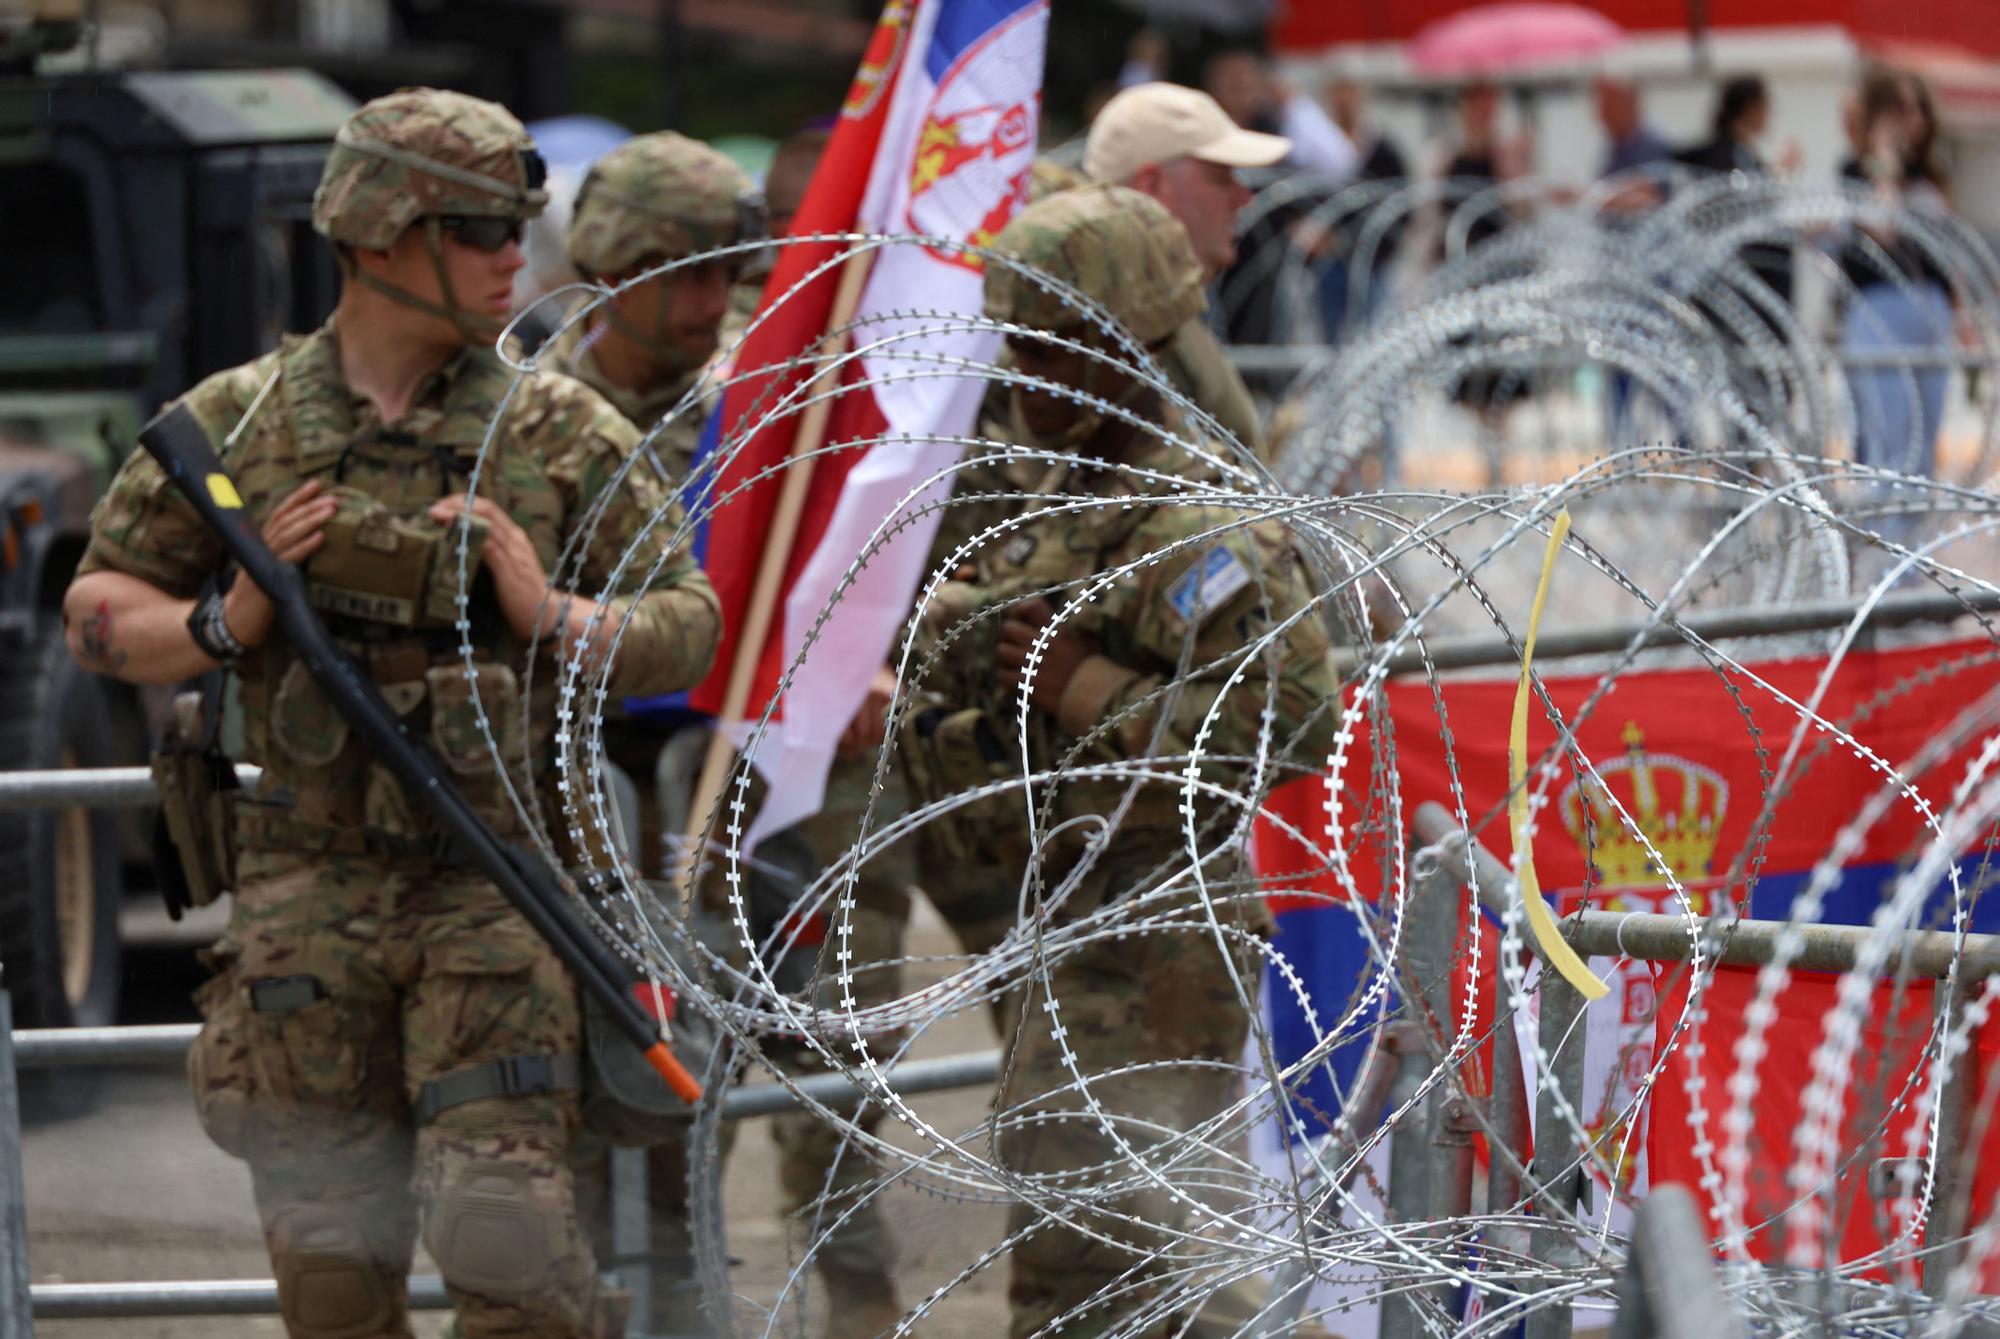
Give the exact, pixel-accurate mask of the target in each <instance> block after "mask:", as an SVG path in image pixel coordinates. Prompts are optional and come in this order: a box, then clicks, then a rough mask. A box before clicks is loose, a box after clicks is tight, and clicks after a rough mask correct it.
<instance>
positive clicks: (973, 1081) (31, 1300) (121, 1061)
mask: <svg viewBox="0 0 2000 1339" xmlns="http://www.w3.org/2000/svg"><path fill="white" fill-rule="evenodd" d="M132 770H138V769H132ZM148 785H149V786H150V777H149V778H148ZM12 1017H13V1016H12V1011H11V1006H10V1004H9V998H8V995H7V992H5V991H0V1237H3V1238H4V1240H0V1339H30V1337H31V1336H32V1335H33V1333H34V1324H33V1318H34V1317H39V1318H42V1319H45V1320H85V1319H140V1318H148V1317H160V1316H207V1315H214V1316H268V1315H276V1314H278V1285H277V1283H276V1281H275V1280H272V1279H208V1280H187V1281H179V1280H175V1281H160V1282H141V1283H39V1284H31V1283H30V1281H29V1273H28V1233H27V1192H26V1188H25V1186H24V1184H23V1181H22V1175H21V1112H20V1102H19V1088H18V1085H17V1082H16V1072H17V1070H18V1069H76V1068H86V1067H93V1066H105V1065H179V1064H181V1063H183V1062H184V1061H185V1059H186V1057H187V1049H188V1046H189V1045H190V1044H191V1043H192V1042H193V1041H194V1039H195V1036H196V1034H197V1033H198V1032H200V1030H201V1029H200V1027H199V1026H198V1025H197V1024H194V1023H171V1024H162V1025H157V1026H152V1027H124V1028H32V1029H26V1030H23V1031H21V1032H15V1031H14V1030H13V1027H12ZM999 1072H1000V1052H999V1051H998V1050H997V1049H995V1050H989V1051H971V1052H967V1053H965V1054H962V1055H952V1056H945V1057H942V1058H940V1059H937V1060H912V1061H906V1062H904V1063H902V1064H899V1065H892V1066H891V1067H889V1068H888V1069H887V1070H885V1071H884V1072H883V1080H884V1082H885V1084H886V1086H887V1087H888V1088H889V1089H890V1090H891V1091H893V1092H895V1093H897V1094H898V1095H900V1096H905V1097H909V1096H915V1095H917V1094H920V1093H930V1092H940V1091H944V1090H948V1089H954V1088H973V1087H979V1086H982V1085H985V1084H990V1083H992V1082H993V1080H994V1079H995V1078H996V1077H997V1076H998V1074H999ZM795 1082H796V1086H797V1091H796V1092H795V1091H793V1089H791V1088H788V1087H786V1086H785V1085H783V1084H780V1083H761V1084H755V1085H752V1086H749V1087H733V1088H731V1089H730V1090H729V1092H728V1093H727V1094H726V1095H725V1096H724V1097H723V1099H722V1116H723V1119H725V1120H746V1119H750V1118H753V1117H757V1116H770V1115H775V1114H777V1113H778V1112H781V1111H790V1110H793V1109H794V1108H797V1107H799V1106H802V1105H803V1104H804V1099H805V1098H807V1097H810V1098H811V1099H812V1100H814V1101H817V1102H821V1103H824V1104H826V1105H828V1106H832V1107H840V1106H843V1105H846V1104H851V1103H853V1102H855V1101H857V1100H858V1099H859V1098H860V1097H861V1095H862V1092H861V1089H860V1088H859V1087H857V1086H856V1085H855V1084H854V1083H853V1082H852V1081H851V1080H849V1079H848V1078H847V1077H846V1076H845V1075H841V1074H815V1075H812V1076H810V1077H807V1078H804V1079H799V1080H796V1081H795ZM634 1151H635V1150H625V1149H619V1150H615V1153H614V1167H613V1178H614V1180H617V1179H619V1177H620V1175H621V1172H622V1173H623V1174H624V1175H626V1176H628V1177H629V1175H630V1174H631V1173H632V1171H633V1170H636V1172H637V1173H638V1174H640V1175H643V1174H644V1170H645V1159H644V1157H643V1156H641V1157H637V1158H629V1157H626V1158H620V1157H618V1156H617V1155H622V1154H627V1153H629V1152H634ZM621 1163H623V1164H625V1166H624V1167H622V1168H621V1166H620V1164H621ZM640 1198H641V1200H643V1199H644V1196H643V1194H642V1195H641V1196H640ZM643 1226H644V1225H643V1222H642V1223H641V1224H640V1227H641V1228H642V1229H643ZM632 1246H633V1243H630V1242H626V1243H621V1244H619V1246H618V1253H619V1255H620V1256H621V1257H629V1256H631V1255H633V1254H640V1255H643V1253H644V1249H645V1248H644V1244H643V1243H638V1244H637V1249H636V1251H635V1250H631V1249H627V1248H628V1247H632ZM640 1282H641V1285H642V1287H643V1286H649V1285H650V1282H651V1280H650V1278H645V1279H643V1280H641V1281H640ZM410 1306H411V1307H412V1308H413V1309H415V1310H442V1309H449V1308H450V1306H451V1298H450V1297H449V1296H448V1295H447V1294H446V1292H445V1289H444V1283H443V1281H442V1280H441V1279H439V1278H438V1277H437V1276H436V1275H435V1274H420V1275H415V1276H413V1277H412V1278H411V1279H410Z"/></svg>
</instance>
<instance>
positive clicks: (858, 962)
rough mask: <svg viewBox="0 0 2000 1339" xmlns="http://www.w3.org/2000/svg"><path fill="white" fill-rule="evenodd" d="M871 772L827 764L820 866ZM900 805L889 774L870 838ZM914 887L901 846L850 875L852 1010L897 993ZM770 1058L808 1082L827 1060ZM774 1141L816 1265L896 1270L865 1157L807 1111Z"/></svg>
mask: <svg viewBox="0 0 2000 1339" xmlns="http://www.w3.org/2000/svg"><path fill="white" fill-rule="evenodd" d="M874 772H875V759H874V757H873V756H872V755H871V756H867V757H864V758H861V759H857V760H855V761H851V762H850V761H841V762H836V763H835V764H834V766H833V771H832V773H831V774H830V775H829V776H828V777H827V783H826V801H825V804H824V805H823V806H822V808H821V810H820V812H819V813H817V814H815V815H814V816H813V817H812V818H810V819H807V820H806V822H805V823H804V825H803V826H804V829H805V834H806V838H807V840H808V841H809V842H810V843H811V845H812V847H813V850H814V852H815V853H816V854H817V855H818V856H819V857H820V859H821V860H823V861H827V862H829V863H830V862H832V861H833V860H835V859H837V858H838V857H839V856H840V855H841V853H842V852H844V851H846V850H847V848H848V847H850V846H852V845H853V844H854V842H855V839H856V836H857V834H858V833H859V831H860V825H861V817H862V811H863V809H864V807H865V806H866V805H867V802H868V789H869V785H870V783H871V782H872V780H873V778H874ZM907 804H908V800H907V797H906V796H905V795H904V793H903V789H902V786H901V784H900V782H899V781H898V779H897V778H896V776H895V775H894V774H893V773H892V774H891V775H890V776H889V777H888V778H887V781H886V785H885V789H884V792H883V794H882V796H881V797H880V798H878V799H877V800H876V802H875V807H874V809H873V811H872V813H871V814H870V817H869V827H870V830H871V831H877V830H879V829H880V828H881V827H882V826H883V824H885V823H887V822H889V821H891V820H893V819H895V818H896V817H898V816H900V815H901V814H902V813H903V811H904V809H905V807H906V806H907ZM915 881H916V861H915V859H914V856H913V853H912V851H911V848H910V844H909V842H908V841H903V842H899V843H897V844H896V845H895V846H893V847H890V848H889V849H888V850H886V851H884V852H882V853H881V854H880V855H878V856H876V857H875V858H874V859H872V860H870V861H868V862H867V863H866V864H864V865H862V866H861V868H860V869H859V870H858V871H857V872H856V878H855V883H854V906H853V908H852V910H851V912H849V913H848V923H849V925H850V927H851V929H850V933H849V934H848V935H847V936H846V947H847V949H848V951H849V952H850V953H851V954H852V955H853V956H852V957H851V958H850V959H849V962H850V963H851V965H852V969H853V977H854V982H853V992H854V1003H855V1007H856V1008H861V1009H865V1008H868V1007H869V1006H871V1005H878V1004H883V1003H886V1002H887V1001H890V1000H893V999H895V998H896V997H897V996H899V995H901V994H902V993H903V971H902V957H903V953H904V949H903V932H904V930H905V929H906V928H907V927H908V925H909V921H910V885H911V884H912V883H914V882H915ZM825 916H826V919H827V920H828V922H829V949H830V950H831V949H832V948H836V947H838V944H837V943H836V942H835V941H834V939H833V938H832V936H833V926H834V923H835V922H837V921H838V919H839V915H838V913H837V911H836V909H835V908H834V907H833V906H832V905H831V904H830V903H829V905H828V906H827V908H826V910H825ZM836 969H837V962H836V961H835V960H834V959H833V958H832V955H831V952H829V953H828V955H827V959H826V961H824V962H823V963H821V964H820V970H819V972H818V973H817V974H816V977H817V983H818V987H817V990H816V992H815V993H816V995H817V997H818V999H819V1000H820V1002H821V1003H822V1004H823V1005H825V1006H827V1007H838V1006H839V1004H840V1001H841V998H842V996H841V991H840V987H839V984H838V982H837V981H836V980H835V977H834V974H835V971H836ZM900 1042H901V1039H900V1038H898V1037H895V1036H873V1037H870V1038H869V1039H868V1052H869V1054H870V1055H871V1056H873V1057H874V1058H875V1059H877V1060H882V1059H884V1058H886V1057H888V1056H892V1055H894V1054H895V1053H896V1050H897V1047H898V1046H899V1045H900ZM772 1054H773V1058H774V1059H775V1060H776V1061H777V1062H778V1063H779V1064H780V1065H781V1066H783V1067H784V1069H785V1070H786V1071H787V1072H788V1073H792V1074H798V1075H810V1074H816V1073H819V1072H821V1071H822V1070H823V1069H824V1068H825V1062H824V1061H823V1060H821V1059H820V1057H819V1056H818V1055H817V1054H816V1053H815V1052H813V1051H812V1050H811V1049H810V1048H808V1047H806V1046H804V1045H803V1044H799V1045H796V1046H789V1047H787V1046H782V1045H781V1046H780V1047H775V1048H773V1050H772ZM881 1120H882V1113H881V1110H880V1108H878V1107H872V1106H871V1107H870V1108H869V1109H868V1111H867V1112H865V1113H864V1114H863V1116H862V1120H861V1124H862V1128H864V1129H866V1130H868V1131H870V1132H871V1133H872V1132H873V1131H874V1130H875V1129H876V1128H877V1127H878V1126H879V1125H880V1124H881ZM771 1136H772V1138H773V1139H775V1140H776V1141H777V1145H778V1186H779V1189H780V1191H781V1192H782V1194H783V1200H784V1207H785V1212H786V1213H788V1214H800V1215H802V1216H804V1217H805V1218H806V1219H807V1220H808V1221H807V1222H806V1226H807V1227H808V1228H812V1229H816V1231H815V1238H816V1239H815V1240H814V1242H813V1258H814V1259H815V1260H816V1261H818V1262H819V1263H820V1264H821V1265H822V1266H823V1267H825V1268H829V1269H840V1270H847V1271H849V1272H851V1273H856V1274H881V1273H885V1272H887V1271H888V1270H889V1269H890V1268H891V1267H892V1266H893V1265H894V1263H895V1241H894V1238H893V1236H892V1235H891V1233H890V1231H889V1225H888V1223H887V1221H886V1220H885V1219H884V1218H883V1215H882V1208H881V1204H880V1202H879V1201H878V1200H873V1199H871V1200H868V1201H867V1202H865V1203H860V1204H858V1205H857V1202H856V1198H855V1196H856V1194H857V1193H858V1192H859V1190H860V1188H861V1187H864V1186H866V1185H867V1184H868V1183H869V1182H871V1181H872V1180H874V1178H875V1176H876V1171H877V1169H876V1167H875V1166H874V1164H873V1163H872V1162H871V1161H870V1159H869V1158H868V1157H867V1156H866V1154H865V1153H864V1152H863V1151H862V1150H860V1149H859V1148H856V1147H854V1146H853V1145H852V1144H851V1143H847V1142H845V1141H843V1140H842V1138H841V1132H840V1131H839V1130H837V1129H834V1128H833V1127H831V1126H829V1125H827V1124H826V1123H825V1122H823V1121H821V1120H820V1119H819V1118H818V1117H816V1116H814V1115H813V1114H812V1113H810V1112H806V1111H793V1112H788V1113H786V1114H783V1115H779V1116H775V1117H773V1118H772V1122H771ZM822 1197H823V1202H822ZM808 1206H817V1212H816V1213H808V1212H807V1210H808ZM850 1211H851V1212H850ZM843 1215H844V1217H843Z"/></svg>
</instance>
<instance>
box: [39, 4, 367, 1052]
mask: <svg viewBox="0 0 2000 1339" xmlns="http://www.w3.org/2000/svg"><path fill="white" fill-rule="evenodd" d="M52 31H53V29H50V30H46V31H44V32H43V33H42V34H41V36H43V37H44V38H46V37H47V36H49V35H50V32H52ZM31 36H32V34H31ZM70 36H71V37H73V36H74V33H71V34H70ZM0 38H4V39H5V40H0V267H4V271H5V273H6V275H7V280H6V282H5V283H4V284H0V768H6V769H11V770H21V769H43V768H72V767H107V766H135V765H141V764H143V763H145V762H146V760H147V755H148V751H149V742H150V739H151V738H152V737H153V735H154V732H155V731H156V730H157V728H158V726H159V724H160V723H161V722H162V721H163V720H164V713H165V710H166V708H167V705H168V703H167V693H166V692H159V693H155V692H150V691H147V692H135V691H133V690H132V689H130V688H127V687H125V686H123V685H120V684H116V683H113V682H110V681H108V680H100V679H97V678H94V677H92V676H90V675H86V674H83V673H82V672H80V671H79V670H77V668H76V667H75V665H74V663H73V662H72V661H71V659H70V657H69V655H68V654H67V652H66V650H65V648H64V644H63V636H62V626H61V617H60V609H61V601H62V595H63V591H64V588H65V587H66V586H67V585H68V583H69V579H70V575H71V573H72V572H73V571H74V569H75V566H76V562H77V559H78V557H79V556H80V555H81V554H82V552H83V546H84V541H85V536H86V533H87V527H88V522H89V516H90V509H91V507H92V505H93V504H94V502H95V501H96V499H97V497H98V496H99V495H100V494H101V493H102V491H103V489H104V487H105V485H106V484H107V483H108V482H109V481H110V478H111V475H112V472H113V471H114V470H115V469H116V468H117V466H118V463H119V462H120V461H121V460H122V459H123V458H124V456H125V454H126V453H127V452H128V451H129V450H130V449H131V448H132V445H133V442H134V438H135V434H136V432H137V429H138V427H139V425H140V424H141V423H143V422H144V421H145V419H146V418H147V417H148V416H150V415H151V414H152V412H153V411H154V410H155V409H157V408H158V407H159V406H160V404H161V403H162V402H164V401H165V400H167V399H169V398H171V397H172V396H174V395H177V394H179V393H180V392H181V391H183V390H185V389H186V388H187V387H189V386H190V385H192V384H193V383H194V382H196V381H198V380H199V379H201V378H202V377H203V376H206V375H207V374H209V373H211V372H214V371H216V370H218V369H220V368H223V367H227V366H230V365H231V364H234V363H239V362H243V361H245V360H247V359H250V358H253V357H255V356H257V355H258V354H259V353H262V352H263V351H265V350H267V349H269V348H271V347H272V346H273V345H274V344H275V343H276V341H277V339H278V336H279V334H280V333H281V332H284V331H287V330H308V329H311V328H313V327H314V326H315V325H317V324H318V323H319V322H320V321H322V320H323V319H324V318H325V316H326V313H327V312H329V311H330V310H331V309H332V305H333V300H334V297H335V294H336V291H337V288H338V275H337V273H336V270H335V266H334V261H333V258H332V256H331V254H330V253H329V252H328V250H327V248H326V247H325V246H324V245H323V244H321V242H320V240H319V238H318V237H316V236H315V235H314V234H313V232H312V228H311V206H312V193H313V187H314V185H315V183H316V182H317V181H318V178H319V170H320V164H321V162H322V160H323V158H324V156H325V152H326V148H327V145H328V144H329V143H330V142H331V140H332V137H333V134H334V131H335V130H336V129H337V128H338V126H339V124H340V122H341V121H342V120H343V119H344V118H345V117H346V115H347V113H348V112H349V111H351V110H352V109H353V107H354V102H353V100H352V99H351V98H349V97H348V96H347V95H346V94H345V93H343V92H341V91H340V90H339V89H338V88H337V87H336V86H334V85H333V84H331V83H329V82H328V81H327V80H325V79H323V78H322V77H320V76H319V75H316V74H313V73H310V72H307V71H303V70H277V71H229V72H204V73H179V72H104V73H74V74H62V75H50V74H47V73H42V74H37V73H35V72H34V64H35V60H36V57H37V55H38V54H41V52H40V51H38V50H36V49H34V46H33V43H32V42H29V41H27V40H26V39H24V38H23V37H22V36H21V34H20V33H18V32H17V33H10V34H0ZM42 50H46V44H44V46H43V48H42ZM152 823H153V814H152V812H151V811H150V810H148V811H144V812H132V811H125V812H120V811H114V810H103V809H100V810H88V809H82V808H74V809H65V810H23V809H15V808H0V965H3V966H4V976H0V985H4V986H5V988H6V989H7V990H8V991H9V992H10V994H11V995H12V998H13V1007H14V1018H15V1021H16V1023H17V1024H20V1025H23V1026H44V1027H59V1026H69V1025H101V1024H107V1023H110V1022H111V1021H112V1019H113V1016H114V1014H115V1011H116V1008H117V1001H118V982H119V971H120V942H119V929H118V926H119V915H120V909H121V904H122V902H123V899H124V896H125V893H126V891H127V890H128V889H129V890H131V891H132V892H133V893H134V894H138V893H140V892H143V891H145V890H147V889H148V888H150V886H151V884H152V879H153V873H152V871H153V857H152V848H151V830H152Z"/></svg>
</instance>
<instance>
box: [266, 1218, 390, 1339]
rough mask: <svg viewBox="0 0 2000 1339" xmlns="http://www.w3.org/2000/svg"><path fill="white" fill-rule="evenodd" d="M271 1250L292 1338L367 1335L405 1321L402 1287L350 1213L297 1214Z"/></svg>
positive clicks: (346, 1338)
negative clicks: (394, 1282)
mask: <svg viewBox="0 0 2000 1339" xmlns="http://www.w3.org/2000/svg"><path fill="white" fill-rule="evenodd" d="M272 1255H273V1258H272V1262H271V1263H272V1265H273V1267H274V1270H275V1272H276V1274H277V1276H278V1310H279V1311H280V1312H281V1313H283V1315H284V1318H285V1328H286V1329H287V1330H288V1331H289V1332H290V1333H291V1334H292V1335H293V1336H294V1339H363V1336H373V1335H381V1334H394V1333H396V1332H397V1331H398V1330H399V1329H400V1327H401V1326H402V1324H403V1322H402V1318H401V1317H402V1310H403V1303H402V1301H401V1292H400V1289H399V1288H397V1287H394V1286H392V1285H391V1282H390V1280H389V1278H388V1277H387V1276H386V1274H385V1272H384V1269H383V1265H382V1262H380V1261H378V1260H377V1259H376V1258H375V1256H374V1254H373V1252H371V1251H370V1250H369V1249H368V1242H367V1239H366V1237H365V1236H364V1235H363V1234H362V1232H361V1230H360V1228H359V1226H358V1225H357V1224H356V1223H354V1222H353V1221H351V1216H350V1215H344V1214H341V1213H339V1212H337V1211H334V1210H318V1209H316V1210H309V1211H306V1212H304V1213H301V1214H299V1215H298V1216H297V1217H296V1218H294V1219H293V1220H292V1221H291V1222H290V1223H288V1224H287V1226H286V1230H285V1233H284V1241H283V1243H282V1246H280V1247H279V1248H278V1249H276V1250H274V1251H273V1253H272Z"/></svg>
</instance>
